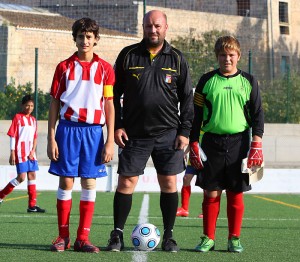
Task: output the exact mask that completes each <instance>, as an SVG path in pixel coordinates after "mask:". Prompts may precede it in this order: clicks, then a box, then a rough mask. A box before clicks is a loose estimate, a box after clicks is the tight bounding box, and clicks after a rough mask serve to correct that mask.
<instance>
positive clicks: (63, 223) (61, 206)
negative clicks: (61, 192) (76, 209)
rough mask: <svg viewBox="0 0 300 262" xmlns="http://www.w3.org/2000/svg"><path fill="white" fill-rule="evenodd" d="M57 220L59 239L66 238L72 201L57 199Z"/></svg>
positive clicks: (68, 234)
mask: <svg viewBox="0 0 300 262" xmlns="http://www.w3.org/2000/svg"><path fill="white" fill-rule="evenodd" d="M56 207H57V220H58V232H59V236H60V237H61V238H67V237H69V236H70V233H69V224H70V213H71V207H72V199H69V200H60V199H57V205H56Z"/></svg>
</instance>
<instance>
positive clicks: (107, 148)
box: [102, 142, 114, 163]
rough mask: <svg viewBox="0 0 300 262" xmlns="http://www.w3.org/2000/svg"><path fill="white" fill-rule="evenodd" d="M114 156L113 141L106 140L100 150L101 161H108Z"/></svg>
mask: <svg viewBox="0 0 300 262" xmlns="http://www.w3.org/2000/svg"><path fill="white" fill-rule="evenodd" d="M113 157H114V142H106V143H105V145H104V148H103V150H102V163H108V162H110V161H111V160H113Z"/></svg>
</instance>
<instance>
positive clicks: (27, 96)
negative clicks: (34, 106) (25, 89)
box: [22, 95, 34, 105]
mask: <svg viewBox="0 0 300 262" xmlns="http://www.w3.org/2000/svg"><path fill="white" fill-rule="evenodd" d="M28 101H32V102H34V100H33V97H32V96H31V95H26V96H24V97H23V98H22V105H25V104H26V103H27V102H28Z"/></svg>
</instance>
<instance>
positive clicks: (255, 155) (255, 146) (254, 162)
mask: <svg viewBox="0 0 300 262" xmlns="http://www.w3.org/2000/svg"><path fill="white" fill-rule="evenodd" d="M263 161H264V156H263V152H262V142H257V141H252V142H251V145H250V150H249V152H248V161H247V167H248V168H251V167H252V166H261V164H262V162H263Z"/></svg>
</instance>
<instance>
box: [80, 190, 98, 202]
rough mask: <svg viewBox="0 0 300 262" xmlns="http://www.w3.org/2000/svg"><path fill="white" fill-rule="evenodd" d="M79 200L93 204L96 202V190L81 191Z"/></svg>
mask: <svg viewBox="0 0 300 262" xmlns="http://www.w3.org/2000/svg"><path fill="white" fill-rule="evenodd" d="M80 200H82V201H90V202H95V200H96V189H91V190H88V189H84V188H82V189H81V197H80Z"/></svg>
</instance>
